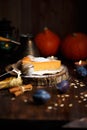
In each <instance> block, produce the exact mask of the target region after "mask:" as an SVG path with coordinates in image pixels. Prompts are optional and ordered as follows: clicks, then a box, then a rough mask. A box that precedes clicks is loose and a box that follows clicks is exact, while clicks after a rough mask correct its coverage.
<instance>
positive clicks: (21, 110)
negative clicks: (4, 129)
mask: <svg viewBox="0 0 87 130" xmlns="http://www.w3.org/2000/svg"><path fill="white" fill-rule="evenodd" d="M62 63H63V64H64V65H66V66H67V68H68V71H69V82H70V87H69V89H68V91H67V92H66V93H64V94H60V93H59V91H58V90H57V89H56V87H47V86H45V87H44V88H43V89H45V90H46V91H48V92H49V93H50V94H51V99H50V100H49V101H48V102H46V103H45V104H42V105H37V104H35V103H34V101H33V98H32V95H33V93H34V92H35V90H36V89H37V86H33V89H32V91H28V92H25V93H23V94H21V95H20V96H17V97H14V96H13V95H12V94H11V93H9V91H8V89H3V90H0V119H1V122H4V123H5V124H6V125H5V126H10V123H12V124H13V127H17V126H16V123H17V125H20V126H27V127H30V128H33V127H38V128H40V129H44V128H56V127H62V126H63V125H64V124H66V123H68V122H71V121H73V120H76V119H80V118H83V117H86V116H87V115H86V114H87V78H86V77H85V78H81V77H78V75H77V73H76V70H75V66H74V63H73V62H69V61H68V62H65V61H62ZM7 64H9V62H6V63H3V64H1V65H0V66H1V70H2V71H1V73H2V72H4V68H5V66H6V65H7ZM2 68H3V69H2ZM10 127H11V126H10Z"/></svg>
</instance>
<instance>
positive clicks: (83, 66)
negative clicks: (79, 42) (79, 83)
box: [75, 60, 87, 77]
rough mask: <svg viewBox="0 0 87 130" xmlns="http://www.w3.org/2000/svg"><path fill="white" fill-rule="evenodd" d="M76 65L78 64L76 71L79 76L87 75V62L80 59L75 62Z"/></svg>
mask: <svg viewBox="0 0 87 130" xmlns="http://www.w3.org/2000/svg"><path fill="white" fill-rule="evenodd" d="M75 65H76V71H77V73H78V74H79V76H81V77H86V76H87V69H86V65H87V62H86V61H82V60H80V61H79V62H75Z"/></svg>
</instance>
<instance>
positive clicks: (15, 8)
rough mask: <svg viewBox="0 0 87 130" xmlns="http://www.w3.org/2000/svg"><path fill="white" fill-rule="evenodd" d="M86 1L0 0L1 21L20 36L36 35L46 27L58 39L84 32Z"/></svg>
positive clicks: (85, 25)
mask: <svg viewBox="0 0 87 130" xmlns="http://www.w3.org/2000/svg"><path fill="white" fill-rule="evenodd" d="M86 12H87V9H86V1H85V0H0V20H2V19H3V18H6V19H8V20H10V21H11V22H12V25H13V26H15V28H16V29H17V31H19V34H27V33H33V34H37V33H38V32H40V31H42V30H43V28H44V27H45V26H48V27H49V28H50V29H51V30H53V31H54V32H56V33H57V34H59V35H60V36H61V37H64V36H66V35H67V34H68V33H72V32H77V31H80V32H85V33H87V20H86Z"/></svg>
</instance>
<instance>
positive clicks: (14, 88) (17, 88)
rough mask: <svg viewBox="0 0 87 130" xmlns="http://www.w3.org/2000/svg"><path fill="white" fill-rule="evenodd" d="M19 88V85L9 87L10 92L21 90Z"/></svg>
mask: <svg viewBox="0 0 87 130" xmlns="http://www.w3.org/2000/svg"><path fill="white" fill-rule="evenodd" d="M19 90H20V87H19V86H16V87H12V88H10V89H9V91H10V93H13V92H16V91H19Z"/></svg>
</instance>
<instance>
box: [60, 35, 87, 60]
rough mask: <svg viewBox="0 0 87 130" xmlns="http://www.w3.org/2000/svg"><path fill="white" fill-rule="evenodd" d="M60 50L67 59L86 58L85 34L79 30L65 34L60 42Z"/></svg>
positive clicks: (86, 41) (86, 38)
mask: <svg viewBox="0 0 87 130" xmlns="http://www.w3.org/2000/svg"><path fill="white" fill-rule="evenodd" d="M60 48H61V52H62V54H63V56H64V57H65V58H67V59H69V60H81V59H86V58H87V35H86V34H84V33H81V32H77V33H73V34H69V35H67V36H66V37H65V38H64V40H63V41H62V43H61V47H60Z"/></svg>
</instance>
